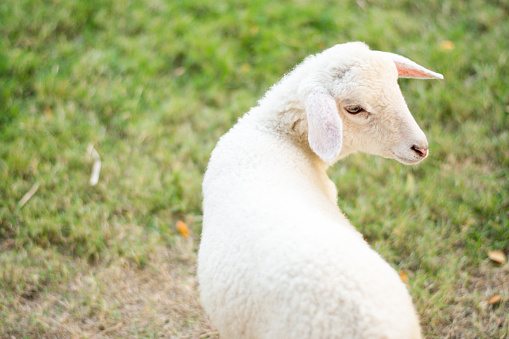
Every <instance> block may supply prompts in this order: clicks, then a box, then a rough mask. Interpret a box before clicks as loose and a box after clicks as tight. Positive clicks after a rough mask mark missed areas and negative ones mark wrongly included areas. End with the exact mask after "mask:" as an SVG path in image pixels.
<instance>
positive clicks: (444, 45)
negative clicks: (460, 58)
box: [440, 40, 454, 51]
mask: <svg viewBox="0 0 509 339" xmlns="http://www.w3.org/2000/svg"><path fill="white" fill-rule="evenodd" d="M440 49H441V50H442V51H452V50H453V49H454V42H452V41H450V40H444V41H442V42H441V43H440Z"/></svg>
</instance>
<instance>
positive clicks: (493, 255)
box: [488, 250, 507, 265]
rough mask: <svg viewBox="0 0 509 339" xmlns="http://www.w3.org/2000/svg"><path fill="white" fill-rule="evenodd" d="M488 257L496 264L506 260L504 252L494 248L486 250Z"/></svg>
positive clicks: (503, 262)
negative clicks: (493, 249)
mask: <svg viewBox="0 0 509 339" xmlns="http://www.w3.org/2000/svg"><path fill="white" fill-rule="evenodd" d="M488 258H490V259H491V260H492V261H494V262H496V263H497V264H501V265H503V264H505V262H506V261H507V258H506V257H505V254H504V252H502V251H499V250H495V251H489V252H488Z"/></svg>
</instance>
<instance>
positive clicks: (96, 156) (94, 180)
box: [87, 144, 101, 186]
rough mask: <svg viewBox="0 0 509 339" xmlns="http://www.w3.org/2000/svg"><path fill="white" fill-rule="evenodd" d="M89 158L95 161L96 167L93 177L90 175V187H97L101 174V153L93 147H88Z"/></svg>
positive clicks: (93, 169)
mask: <svg viewBox="0 0 509 339" xmlns="http://www.w3.org/2000/svg"><path fill="white" fill-rule="evenodd" d="M87 154H88V158H89V159H91V160H94V165H93V166H92V175H90V181H89V183H90V185H91V186H95V185H97V183H98V182H99V173H100V172H101V157H99V153H97V151H96V150H95V148H94V146H93V145H91V144H90V145H88V147H87Z"/></svg>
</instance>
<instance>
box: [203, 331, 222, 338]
mask: <svg viewBox="0 0 509 339" xmlns="http://www.w3.org/2000/svg"><path fill="white" fill-rule="evenodd" d="M213 335H219V331H212V332H207V333H203V334H202V335H200V338H208V337H210V336H213Z"/></svg>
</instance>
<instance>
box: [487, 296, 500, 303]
mask: <svg viewBox="0 0 509 339" xmlns="http://www.w3.org/2000/svg"><path fill="white" fill-rule="evenodd" d="M500 300H502V297H501V296H500V294H495V295H494V296H492V297H491V298H490V300H488V305H493V304H496V303H498V302H500Z"/></svg>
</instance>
